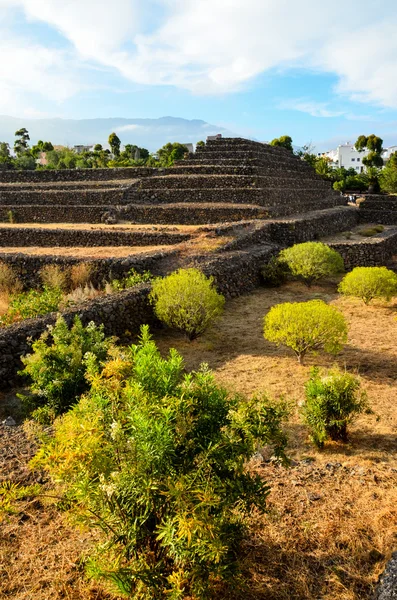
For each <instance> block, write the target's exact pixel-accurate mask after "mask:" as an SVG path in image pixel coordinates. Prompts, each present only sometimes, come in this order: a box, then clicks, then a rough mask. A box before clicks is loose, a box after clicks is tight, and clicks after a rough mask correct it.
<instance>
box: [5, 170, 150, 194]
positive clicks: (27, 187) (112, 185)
mask: <svg viewBox="0 0 397 600" xmlns="http://www.w3.org/2000/svg"><path fill="white" fill-rule="evenodd" d="M153 172H156V170H155V169H153ZM139 180H140V179H139V178H137V177H134V178H133V179H124V180H122V181H116V180H109V181H61V182H59V181H58V182H54V181H50V182H48V181H43V182H40V183H37V182H35V181H33V182H24V183H18V182H15V183H1V181H0V192H17V191H20V192H21V191H26V192H35V191H38V190H45V191H56V192H58V191H63V190H64V191H69V190H78V191H84V190H86V189H87V190H94V191H104V190H105V191H106V190H114V189H125V188H127V187H129V186H130V185H133V184H134V183H135V182H137V181H139Z"/></svg>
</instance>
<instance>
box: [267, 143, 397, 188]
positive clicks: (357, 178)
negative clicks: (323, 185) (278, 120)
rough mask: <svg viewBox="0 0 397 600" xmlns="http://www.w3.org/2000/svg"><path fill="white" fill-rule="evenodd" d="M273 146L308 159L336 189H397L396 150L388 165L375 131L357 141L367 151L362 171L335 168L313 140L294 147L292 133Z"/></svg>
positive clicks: (361, 149) (357, 148)
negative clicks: (319, 151)
mask: <svg viewBox="0 0 397 600" xmlns="http://www.w3.org/2000/svg"><path fill="white" fill-rule="evenodd" d="M270 145H271V146H277V147H282V148H285V149H286V150H289V151H290V152H292V153H293V154H295V155H297V156H299V157H300V158H301V159H302V160H305V161H306V162H308V163H309V164H310V165H311V166H312V167H313V168H314V169H315V171H316V173H317V174H318V175H320V177H322V178H323V179H326V180H329V181H330V182H332V183H333V188H334V189H335V190H337V191H339V192H349V191H355V192H365V191H367V190H369V191H371V192H373V193H378V192H380V191H384V192H390V193H395V192H397V153H394V154H392V155H391V157H390V159H389V160H388V161H387V163H386V164H385V163H384V160H383V158H382V153H383V151H384V148H383V140H382V138H380V137H379V136H377V135H375V134H371V135H369V136H366V135H360V136H359V137H358V138H357V140H356V143H355V144H354V146H355V148H356V150H358V152H364V151H368V154H367V155H366V156H364V157H363V159H362V164H363V165H364V166H365V167H366V169H365V172H363V173H357V171H356V170H355V169H354V168H350V169H346V168H345V167H338V168H334V167H333V166H332V161H331V160H330V159H329V158H328V157H326V156H321V155H320V156H319V155H317V154H314V153H313V149H314V148H313V146H312V145H311V144H310V143H308V144H306V145H304V146H303V147H302V148H300V149H299V150H294V148H293V145H292V138H291V137H290V136H289V135H283V136H281V137H279V138H275V139H274V140H272V141H271V142H270Z"/></svg>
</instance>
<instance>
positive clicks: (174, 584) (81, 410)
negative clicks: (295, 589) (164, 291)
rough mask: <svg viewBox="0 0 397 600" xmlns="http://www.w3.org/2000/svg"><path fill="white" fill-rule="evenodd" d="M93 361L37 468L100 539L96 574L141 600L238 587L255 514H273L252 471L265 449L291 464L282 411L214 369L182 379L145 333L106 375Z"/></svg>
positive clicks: (175, 358)
mask: <svg viewBox="0 0 397 600" xmlns="http://www.w3.org/2000/svg"><path fill="white" fill-rule="evenodd" d="M88 362H89V371H88V377H89V379H90V381H91V382H92V385H91V390H90V392H89V393H87V394H86V395H85V396H84V397H83V398H82V399H81V400H80V402H79V403H78V404H77V405H76V406H75V407H74V408H73V409H72V410H71V411H70V412H68V413H67V414H66V415H64V416H63V417H61V418H59V419H58V420H57V421H56V422H55V428H54V429H55V431H54V436H53V437H50V438H49V439H48V441H47V442H46V443H45V445H44V446H43V447H42V448H41V449H40V451H39V453H38V455H37V456H36V458H35V459H34V462H33V465H34V466H38V467H40V468H45V469H46V470H47V471H48V472H49V473H50V475H51V476H52V478H53V479H55V480H56V481H57V482H60V483H61V485H62V487H63V490H64V493H65V494H66V498H67V500H68V502H69V504H70V505H71V507H72V509H74V512H75V514H76V516H77V518H78V519H79V520H80V521H83V523H85V524H88V525H89V526H90V527H94V528H96V529H99V530H101V531H102V533H103V536H104V539H103V540H102V542H103V543H102V545H101V546H100V547H99V548H98V551H97V552H96V553H95V554H94V555H93V556H92V557H91V559H90V560H89V561H88V573H89V575H90V576H92V577H95V578H103V579H104V580H105V581H106V580H107V582H108V584H110V586H111V588H112V591H115V592H116V594H117V595H118V596H119V595H122V596H123V597H128V598H136V599H137V600H139V599H141V600H143V599H145V600H152V599H154V598H156V599H157V598H158V599H160V598H170V599H171V598H175V599H176V598H180V599H182V598H188V597H189V598H191V599H192V600H193V599H196V600H199V599H203V600H204V599H208V598H212V597H214V590H216V589H219V585H220V583H223V582H225V581H226V582H227V581H229V582H231V583H234V582H236V578H235V576H236V575H238V566H239V564H238V563H239V561H238V559H239V549H240V543H241V541H242V538H243V535H244V534H245V533H246V530H247V522H248V518H249V515H250V512H251V510H252V508H256V509H257V510H259V511H263V510H264V509H265V505H266V498H267V495H268V493H269V487H268V485H267V484H266V483H265V482H264V481H263V480H262V478H261V477H260V476H259V475H258V474H255V473H252V472H250V471H248V470H247V468H246V464H247V461H248V460H249V459H250V458H251V457H252V455H253V454H254V453H255V452H256V451H257V449H258V447H262V446H263V445H267V444H270V445H271V446H272V447H273V450H274V451H275V454H276V455H277V456H279V457H281V458H282V457H283V456H284V454H283V452H284V446H285V441H286V440H285V435H284V433H283V431H282V429H281V421H282V419H283V418H284V417H285V414H286V412H285V406H282V405H277V404H274V403H271V402H269V401H268V400H267V399H266V398H265V397H263V398H253V399H251V400H248V399H245V398H243V397H240V396H237V395H231V394H229V393H228V392H227V391H226V390H225V389H224V388H222V387H220V386H219V385H217V384H216V383H215V380H214V378H213V376H212V374H211V373H210V372H209V371H208V370H207V368H206V366H203V367H202V368H201V370H200V371H199V372H197V373H189V374H185V373H184V369H183V359H182V357H181V356H180V355H179V354H178V352H177V351H176V350H171V351H170V353H169V356H168V357H167V358H166V359H163V358H161V355H160V353H159V351H158V349H157V348H156V346H155V344H154V342H153V341H152V340H151V338H150V335H149V332H148V328H147V326H145V327H143V329H142V334H141V338H140V342H139V344H138V345H136V346H132V347H131V348H130V349H129V353H128V354H126V356H125V358H124V360H120V359H118V360H114V361H110V362H108V363H107V365H106V367H105V369H104V371H102V373H101V372H100V370H98V366H97V364H94V365H93V364H92V363H91V361H90V360H89V361H88Z"/></svg>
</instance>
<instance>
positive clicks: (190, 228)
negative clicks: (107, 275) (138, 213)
mask: <svg viewBox="0 0 397 600" xmlns="http://www.w3.org/2000/svg"><path fill="white" fill-rule="evenodd" d="M3 227H4V228H8V229H21V228H22V229H25V228H33V229H73V230H76V229H77V230H79V231H80V230H89V231H92V230H101V231H103V230H109V231H119V230H123V231H125V230H127V231H135V230H137V231H142V230H149V231H171V232H172V231H178V232H188V233H190V232H194V231H200V230H201V229H203V228H204V229H208V228H209V227H210V226H209V225H151V224H134V223H117V224H115V225H107V224H105V223H98V224H95V225H91V224H90V223H0V228H3Z"/></svg>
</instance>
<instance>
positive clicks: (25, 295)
mask: <svg viewBox="0 0 397 600" xmlns="http://www.w3.org/2000/svg"><path fill="white" fill-rule="evenodd" d="M62 297H63V295H62V291H61V290H60V289H59V288H48V287H44V289H43V290H29V291H28V292H21V293H20V294H17V295H16V296H12V297H11V300H10V304H9V308H8V310H7V312H6V314H5V315H3V316H2V317H0V325H3V326H4V325H11V323H15V322H16V321H22V320H23V319H31V318H34V317H40V316H42V315H46V314H48V313H50V312H55V311H57V310H58V308H59V305H60V303H61V301H62Z"/></svg>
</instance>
